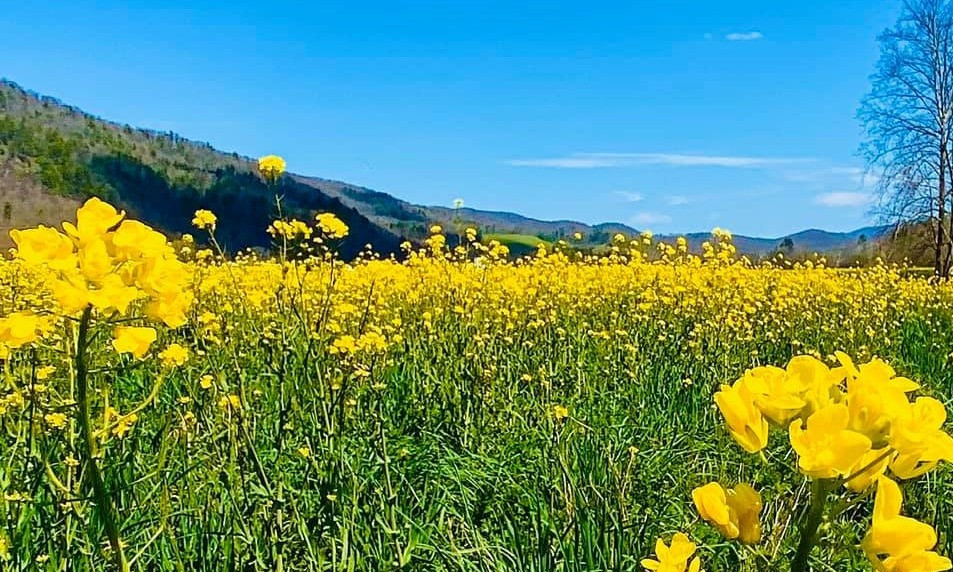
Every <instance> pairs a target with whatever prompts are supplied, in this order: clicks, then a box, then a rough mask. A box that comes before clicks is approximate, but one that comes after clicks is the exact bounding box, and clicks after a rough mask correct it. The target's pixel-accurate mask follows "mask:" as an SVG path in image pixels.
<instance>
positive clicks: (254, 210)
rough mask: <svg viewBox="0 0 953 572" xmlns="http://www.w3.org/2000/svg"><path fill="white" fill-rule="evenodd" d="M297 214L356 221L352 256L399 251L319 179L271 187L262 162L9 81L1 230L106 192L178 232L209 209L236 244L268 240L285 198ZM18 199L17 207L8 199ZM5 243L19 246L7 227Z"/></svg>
mask: <svg viewBox="0 0 953 572" xmlns="http://www.w3.org/2000/svg"><path fill="white" fill-rule="evenodd" d="M276 192H277V194H278V195H280V196H281V202H282V212H283V213H284V214H285V215H287V216H294V217H297V218H306V219H310V218H311V217H312V216H313V215H314V213H315V212H318V211H329V212H333V213H334V214H336V215H337V216H338V217H340V218H341V219H342V220H344V221H345V222H346V223H347V224H348V225H349V226H350V227H351V234H350V235H349V236H348V237H347V238H346V239H345V240H344V242H343V244H342V245H341V249H340V250H341V253H342V255H344V256H346V257H350V256H353V255H355V254H356V253H357V252H359V251H360V250H361V249H362V248H363V247H364V245H365V244H371V245H373V247H374V249H375V251H377V252H379V253H382V254H385V255H386V254H391V253H395V252H397V251H398V245H399V244H400V241H401V239H400V237H399V236H398V235H396V234H394V233H392V232H390V231H388V230H386V229H383V228H381V227H380V226H378V225H376V224H374V223H373V222H371V221H370V220H368V219H367V217H365V216H363V215H362V214H361V213H360V212H358V211H357V210H356V209H353V208H350V207H348V206H346V205H345V204H343V203H342V202H341V201H340V200H339V199H338V198H336V197H333V196H330V195H328V194H325V193H323V192H321V191H320V190H319V189H317V188H316V187H314V186H310V185H305V184H303V183H300V182H298V181H297V180H296V179H295V178H293V177H284V178H283V179H282V180H281V181H280V182H279V183H278V186H277V189H272V188H269V187H268V186H267V185H266V184H265V183H264V182H263V181H262V180H261V179H260V178H259V177H258V175H257V173H256V172H255V165H254V162H253V161H251V160H250V159H248V158H246V157H241V156H239V155H237V154H234V153H232V154H227V153H222V152H219V151H216V150H214V149H213V148H212V147H211V146H209V145H207V144H201V143H195V142H192V141H187V140H185V139H182V138H181V137H179V136H178V135H176V134H174V133H160V132H155V131H148V130H143V129H133V128H132V127H129V126H121V125H117V124H114V123H109V122H106V121H103V120H101V119H98V118H96V117H93V116H90V115H88V114H85V113H83V112H81V111H79V110H77V109H75V108H72V107H69V106H66V105H63V104H62V103H60V102H58V101H56V100H54V99H51V98H47V97H43V96H39V95H36V94H32V93H30V92H27V91H25V90H23V89H22V88H20V87H19V86H17V85H16V84H13V83H11V82H6V81H4V82H0V200H2V203H3V204H2V207H3V209H4V211H3V212H4V217H3V219H2V221H0V225H2V226H0V228H2V229H4V230H7V229H9V228H15V227H23V226H29V225H35V224H39V223H45V224H51V225H52V224H57V223H58V222H59V221H61V220H64V219H69V218H70V217H69V216H64V214H66V213H67V212H69V210H70V209H71V208H73V207H74V206H75V204H76V203H78V202H79V201H82V200H84V199H86V198H88V197H90V196H98V197H101V198H104V199H106V200H109V201H111V202H114V203H116V204H117V205H119V206H121V207H122V208H124V209H126V210H128V211H129V212H130V213H132V214H133V215H134V216H135V217H136V218H138V219H141V220H144V221H146V222H148V223H150V224H152V225H154V226H156V227H158V228H161V229H163V230H164V231H166V232H170V233H173V234H175V233H183V232H189V231H190V230H191V227H190V221H191V218H192V213H193V212H194V211H195V210H196V209H199V208H206V209H210V210H212V211H214V212H215V213H216V214H217V215H218V218H219V225H218V234H219V238H220V241H221V242H222V243H223V245H225V247H226V248H228V249H230V250H238V249H241V248H245V247H267V246H268V245H269V241H270V237H269V236H268V234H267V233H266V232H265V229H266V228H267V227H268V224H269V222H270V221H271V220H272V219H273V218H274V217H275V216H276V214H277V211H276V206H275V195H276ZM7 205H9V206H7ZM0 244H2V245H5V246H9V244H10V243H9V236H8V233H7V232H4V233H3V234H2V236H0Z"/></svg>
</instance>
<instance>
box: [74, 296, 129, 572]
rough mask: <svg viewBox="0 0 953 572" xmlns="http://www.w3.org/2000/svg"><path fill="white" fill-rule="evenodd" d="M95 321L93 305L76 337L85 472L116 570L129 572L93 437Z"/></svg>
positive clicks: (113, 508) (85, 313)
mask: <svg viewBox="0 0 953 572" xmlns="http://www.w3.org/2000/svg"><path fill="white" fill-rule="evenodd" d="M91 318H92V306H87V307H86V309H85V310H83V316H82V318H80V321H79V332H78V334H77V336H76V355H75V357H74V367H75V369H76V397H77V405H78V406H79V430H80V433H81V437H82V442H81V446H82V447H83V463H84V472H85V473H86V474H88V475H89V479H90V481H91V483H92V486H93V498H94V499H95V501H96V513H97V514H98V515H99V519H100V520H101V521H102V523H103V527H104V528H105V529H106V536H107V537H108V538H109V545H110V547H111V548H112V553H113V562H114V563H115V565H116V569H118V570H120V571H121V572H128V570H129V563H128V561H127V560H126V554H125V552H124V551H123V546H122V539H121V538H120V535H119V525H118V524H117V522H116V520H117V518H116V517H117V515H116V509H115V507H114V506H113V503H112V498H111V497H110V496H109V491H108V490H106V483H105V482H104V481H103V474H102V471H101V470H100V468H99V463H98V461H97V458H98V456H99V453H98V450H97V449H98V448H97V447H96V437H95V435H94V434H93V428H92V421H91V415H90V402H89V365H88V363H87V362H86V349H87V346H88V344H89V326H90V321H91Z"/></svg>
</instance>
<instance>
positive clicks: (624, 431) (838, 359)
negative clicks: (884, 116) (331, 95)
mask: <svg viewBox="0 0 953 572" xmlns="http://www.w3.org/2000/svg"><path fill="white" fill-rule="evenodd" d="M275 168H276V170H277V169H278V168H277V167H275ZM280 170H283V165H281V169H280ZM266 171H267V169H263V173H265V172H266ZM266 174H267V173H266ZM278 174H280V171H279V173H278ZM216 222H217V221H216V218H215V215H214V213H211V212H208V211H199V212H197V213H196V216H195V219H194V220H193V224H194V225H195V226H196V227H197V228H198V230H197V236H198V238H195V239H192V238H191V237H184V238H183V240H180V241H176V243H175V245H174V246H173V244H172V243H170V242H168V241H167V240H166V238H165V237H164V236H163V235H161V234H159V233H158V232H156V231H154V230H152V229H150V228H149V227H147V226H146V225H144V224H141V223H139V222H136V221H134V220H131V219H130V218H129V217H127V216H125V215H124V213H122V212H119V211H117V210H116V209H115V208H113V207H112V206H110V205H108V204H106V203H104V202H102V201H99V200H97V199H91V200H90V201H89V202H87V203H86V204H85V205H84V206H83V207H82V208H81V209H80V210H79V212H78V213H77V218H76V220H75V221H70V222H68V223H65V224H64V225H63V228H62V229H54V228H48V227H39V228H35V229H25V230H21V231H14V233H13V239H14V241H15V242H16V244H17V248H16V249H15V250H14V251H13V252H12V253H11V256H10V257H8V259H5V260H2V261H0V364H2V372H3V377H2V386H0V428H2V433H0V492H2V499H0V568H3V569H10V570H50V571H54V570H55V571H60V570H114V569H118V570H182V571H185V570H189V571H191V570H269V571H273V570H289V571H290V570H386V569H397V568H400V567H403V568H405V569H409V570H474V571H475V570H487V571H497V570H526V571H529V570H537V571H544V570H565V571H570V570H580V571H581V570H643V569H649V570H660V571H663V572H665V571H668V572H684V571H686V570H691V571H697V570H699V569H704V570H709V571H739V570H789V569H790V570H807V569H811V570H831V571H833V570H837V571H842V570H874V569H879V570H894V571H898V572H899V571H908V572H912V571H915V570H921V571H933V570H937V571H939V570H946V569H949V566H948V564H949V561H948V560H946V558H945V557H944V556H942V555H949V554H951V553H953V495H951V494H950V493H951V492H953V488H951V482H953V475H951V473H950V470H949V468H948V467H947V466H946V465H945V462H946V461H949V460H951V459H953V452H951V443H953V440H950V438H949V437H948V436H947V435H946V433H944V431H943V428H944V424H945V419H946V410H945V406H946V404H948V403H949V401H950V398H951V397H953V370H951V360H953V354H951V352H953V287H951V286H949V285H946V284H942V285H934V284H930V283H929V282H928V281H927V280H925V279H920V278H905V277H903V276H901V274H900V273H899V272H898V271H897V270H896V269H891V268H887V267H883V266H880V267H876V268H870V269H864V270H857V271H849V272H848V271H842V270H836V269H827V268H824V266H823V263H822V262H818V263H816V264H810V263H809V264H807V265H796V266H795V267H788V268H780V267H777V266H771V265H753V264H751V263H749V262H747V261H745V260H744V259H737V258H736V257H735V255H734V251H733V247H732V246H731V242H730V236H729V235H727V233H723V232H718V233H716V234H715V235H714V236H713V238H712V241H711V242H710V243H709V244H708V245H707V246H706V247H705V252H704V253H703V254H702V255H698V256H696V255H692V254H689V253H688V252H687V251H686V250H685V248H684V245H683V243H677V244H676V245H673V246H665V245H662V246H661V247H659V246H658V245H656V244H653V239H652V237H651V236H649V235H643V236H637V237H624V236H618V237H616V239H615V241H614V243H613V244H614V245H613V246H612V248H611V249H610V251H609V252H608V253H607V255H606V256H601V257H599V258H595V257H585V256H583V255H581V254H577V253H574V252H573V251H572V250H571V249H570V248H565V249H564V248H562V247H561V246H559V245H557V246H556V247H555V249H554V250H551V251H546V250H544V249H540V251H539V252H538V253H537V254H536V255H535V256H532V257H528V258H523V259H520V260H516V261H510V260H508V259H507V257H506V252H505V248H504V247H502V246H501V245H499V244H495V243H491V244H488V245H482V244H480V243H479V242H478V241H477V240H476V235H477V233H476V231H475V230H473V229H461V231H460V232H459V233H456V234H451V235H450V236H452V237H453V238H447V235H445V234H444V233H443V229H440V228H437V227H435V228H433V229H432V237H431V238H430V239H429V240H428V241H427V243H426V244H425V245H423V246H422V247H420V248H415V247H412V246H410V245H407V256H406V259H404V260H402V261H395V260H381V259H378V258H376V257H375V256H374V255H373V254H370V253H368V254H367V255H366V256H363V257H361V258H360V259H358V260H356V261H353V262H350V263H344V262H342V261H339V260H337V259H336V258H335V256H334V245H335V243H336V241H338V240H340V239H341V238H343V237H344V236H346V235H347V233H348V229H347V227H346V226H345V225H344V224H343V223H341V222H340V221H339V220H338V219H336V218H335V217H334V216H333V215H329V214H322V215H319V216H318V217H317V219H316V220H315V221H313V222H306V221H295V220H278V221H276V222H275V223H274V224H273V225H272V227H271V228H270V229H269V232H271V234H272V235H273V236H274V237H275V254H274V256H271V257H267V258H266V257H263V256H254V255H250V254H248V255H239V256H234V257H227V256H224V253H222V252H221V251H220V250H218V249H217V242H216V241H215V234H214V231H215V225H216ZM456 236H459V237H460V238H459V239H456ZM841 352H844V353H841ZM848 356H851V357H848ZM792 358H794V359H793V360H792ZM789 362H790V363H789ZM855 363H856V364H857V365H855ZM888 364H889V365H888ZM760 366H778V367H760ZM753 368H756V369H753Z"/></svg>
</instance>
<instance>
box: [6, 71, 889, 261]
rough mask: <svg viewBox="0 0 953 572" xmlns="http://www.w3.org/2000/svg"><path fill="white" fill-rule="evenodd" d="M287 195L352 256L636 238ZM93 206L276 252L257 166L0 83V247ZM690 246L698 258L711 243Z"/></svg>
mask: <svg viewBox="0 0 953 572" xmlns="http://www.w3.org/2000/svg"><path fill="white" fill-rule="evenodd" d="M276 151H280V150H276ZM277 190H278V193H279V194H280V195H281V197H282V210H283V212H284V213H285V214H286V215H289V216H295V217H298V218H310V217H311V216H312V215H313V214H314V213H315V212H317V211H330V212H333V213H335V214H336V215H337V216H339V217H340V218H341V219H343V220H344V221H345V222H347V224H348V225H349V226H350V227H351V234H350V236H348V238H347V239H346V240H345V242H344V244H343V245H342V246H341V249H340V250H341V253H342V254H343V255H344V256H345V257H350V256H353V255H354V254H356V253H357V252H359V251H360V250H361V249H363V247H364V245H365V244H371V245H372V246H373V247H374V250H375V251H377V252H379V253H382V254H385V255H386V254H390V253H396V252H398V251H399V244H400V242H402V241H403V240H405V239H406V240H411V241H413V242H420V241H422V240H423V239H424V238H426V236H427V234H428V229H429V227H430V225H431V224H434V223H436V224H441V225H443V226H444V227H445V228H447V229H454V228H459V227H464V226H473V227H476V228H478V229H479V230H480V232H481V233H482V235H483V236H485V237H486V236H491V235H500V236H503V237H504V238H503V239H501V242H503V243H505V244H507V245H509V246H510V247H511V251H512V252H513V253H514V254H517V255H518V254H522V253H525V252H527V251H531V250H535V246H536V244H537V243H539V242H540V241H543V242H547V243H553V242H556V241H557V240H560V239H567V238H569V237H571V236H572V235H573V234H575V233H577V232H579V233H582V235H583V237H584V238H583V240H582V242H581V243H576V244H579V245H580V246H582V247H584V248H592V247H597V246H600V245H604V244H606V243H607V242H609V241H610V240H611V238H612V236H613V235H614V234H616V233H623V234H626V235H629V236H632V235H635V234H637V233H638V230H637V229H634V228H632V227H630V226H627V225H625V224H621V223H603V224H598V225H588V224H584V223H582V222H577V221H571V220H557V221H544V220H539V219H534V218H530V217H526V216H522V215H519V214H515V213H509V212H497V211H485V210H479V209H472V208H458V209H454V208H448V207H440V206H422V205H416V204H413V203H410V202H408V201H404V200H401V199H398V198H396V197H394V196H392V195H389V194H387V193H383V192H380V191H375V190H373V189H368V188H365V187H361V186H359V185H353V184H350V183H346V182H342V181H336V180H331V179H325V178H319V177H311V176H303V175H297V174H288V175H287V176H285V177H284V178H283V179H282V180H281V182H280V185H279V188H278V189H277ZM90 196H99V197H102V198H105V199H107V200H109V201H111V202H114V203H116V204H117V205H119V206H121V207H122V208H124V209H126V210H127V211H129V212H130V213H131V214H132V215H133V216H135V217H136V218H138V219H141V220H144V221H146V222H148V223H150V224H152V225H154V226H156V227H158V228H161V229H162V230H164V231H166V232H168V233H170V234H172V235H175V234H178V233H184V232H190V231H191V230H192V229H191V227H190V224H189V222H190V220H191V218H192V213H193V212H194V211H195V210H196V209H199V208H206V209H210V210H212V211H214V212H215V213H216V214H217V215H218V217H219V221H220V222H219V225H218V233H219V238H220V240H221V241H222V242H223V244H225V246H226V247H227V248H228V249H229V250H233V251H234V250H238V249H241V248H245V247H267V246H268V245H269V243H270V237H269V236H268V234H267V233H266V232H265V229H266V228H267V226H268V224H269V223H270V221H271V220H272V219H273V218H274V217H275V215H276V209H275V190H274V189H271V188H268V187H267V186H266V185H265V184H264V182H262V180H261V179H260V178H259V177H258V175H257V173H256V169H255V163H254V161H253V160H252V159H250V158H248V157H244V156H242V155H239V154H238V153H226V152H222V151H219V150H216V149H214V148H213V147H212V146H211V145H209V144H207V143H200V142H195V141H190V140H188V139H184V138H183V137H181V136H179V135H177V134H175V133H172V132H159V131H151V130H148V129H138V128H133V127H130V126H128V125H120V124H117V123H112V122H109V121H106V120H103V119H100V118H98V117H95V116H92V115H89V114H87V113H84V112H83V111H81V110H79V109H76V108H74V107H71V106H69V105H66V104H64V103H61V102H60V101H58V100H56V99H53V98H50V97H46V96H42V95H38V94H35V93H32V92H29V91H27V90H25V89H23V88H21V87H20V86H18V85H17V84H15V83H13V82H11V81H8V80H3V79H0V248H2V247H6V246H9V245H10V240H9V236H8V231H9V230H10V229H11V228H17V227H24V226H32V225H36V224H51V225H53V224H58V223H59V222H60V221H62V220H65V219H68V218H70V217H71V213H72V211H73V210H75V208H76V206H77V205H78V204H79V202H80V201H82V200H84V199H86V198H88V197H90ZM885 231H886V229H885V227H869V228H864V229H859V230H857V231H853V232H849V233H832V232H826V231H821V230H809V231H803V232H801V233H796V234H793V235H789V236H782V237H778V238H755V237H747V236H740V235H736V236H735V244H736V245H737V247H738V249H739V251H740V252H742V253H745V254H749V255H753V256H764V255H768V254H770V253H771V252H774V251H775V250H777V249H778V247H779V246H780V245H782V244H783V243H785V242H786V239H791V240H790V244H791V245H793V247H792V250H793V251H797V252H815V251H816V252H853V251H854V250H856V246H857V244H858V239H859V237H860V236H861V235H863V236H864V237H865V239H869V240H871V241H874V240H877V239H878V238H879V237H880V236H881V235H883V233H884V232H885ZM687 237H688V239H689V244H690V245H691V246H692V248H693V249H696V250H697V248H698V247H699V245H700V244H701V242H702V241H704V240H707V239H708V233H692V234H689V235H687ZM658 238H661V239H672V240H673V239H674V238H673V237H665V236H659V237H658ZM574 243H575V242H574Z"/></svg>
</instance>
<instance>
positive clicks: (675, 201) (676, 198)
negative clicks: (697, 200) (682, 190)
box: [665, 195, 692, 207]
mask: <svg viewBox="0 0 953 572" xmlns="http://www.w3.org/2000/svg"><path fill="white" fill-rule="evenodd" d="M665 202H667V203H668V204H670V205H671V206H673V207H677V206H679V205H687V204H688V203H690V202H692V200H691V199H689V198H688V197H685V196H682V195H669V196H668V197H667V198H666V199H665Z"/></svg>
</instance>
